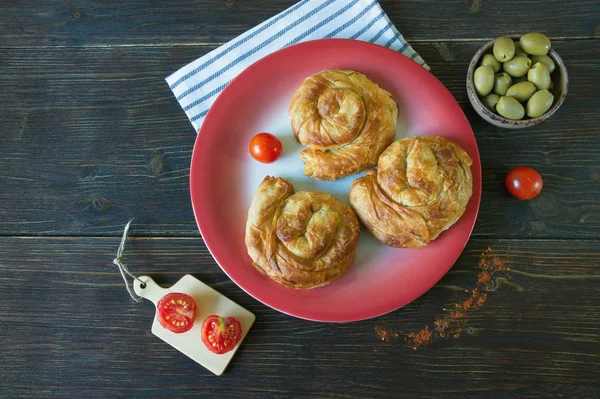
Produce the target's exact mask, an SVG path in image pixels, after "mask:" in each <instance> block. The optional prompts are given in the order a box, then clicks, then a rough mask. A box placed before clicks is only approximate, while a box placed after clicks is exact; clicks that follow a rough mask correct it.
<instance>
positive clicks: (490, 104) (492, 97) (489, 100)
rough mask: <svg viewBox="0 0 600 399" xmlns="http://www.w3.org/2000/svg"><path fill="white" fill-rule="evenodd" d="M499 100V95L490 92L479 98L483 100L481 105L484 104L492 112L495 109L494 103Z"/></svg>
mask: <svg viewBox="0 0 600 399" xmlns="http://www.w3.org/2000/svg"><path fill="white" fill-rule="evenodd" d="M499 100H500V96H499V95H497V94H494V93H490V94H488V95H487V96H485V97H483V98H482V99H481V102H483V105H485V106H486V108H487V109H489V110H490V111H492V112H494V111H495V110H496V104H498V101H499Z"/></svg>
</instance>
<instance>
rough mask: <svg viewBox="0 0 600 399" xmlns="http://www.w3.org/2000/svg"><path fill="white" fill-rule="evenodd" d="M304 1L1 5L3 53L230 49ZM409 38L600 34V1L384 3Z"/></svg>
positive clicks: (88, 0)
mask: <svg viewBox="0 0 600 399" xmlns="http://www.w3.org/2000/svg"><path fill="white" fill-rule="evenodd" d="M296 2H297V0H243V1H242V0H226V1H223V0H221V1H215V0H193V1H170V0H153V1H147V0H133V1H127V2H126V3H123V2H121V1H117V0H110V1H102V2H97V1H93V0H80V1H74V0H69V1H53V0H43V1H36V2H22V1H18V0H9V1H3V2H2V3H1V4H0V15H2V20H1V21H0V47H15V46H52V45H60V46H74V45H76V46H80V45H108V46H112V45H115V44H118V45H128V44H157V43H163V44H171V43H179V44H198V43H223V42H225V41H227V40H230V39H232V38H234V37H236V36H237V35H239V34H241V33H242V32H244V31H246V30H248V29H250V28H252V27H254V26H256V25H257V24H259V23H261V22H262V21H264V20H266V19H268V18H270V17H272V16H274V15H275V14H277V13H279V12H280V11H283V10H285V9H286V8H288V7H290V6H291V5H293V4H295V3H296ZM380 3H381V5H382V7H383V9H384V10H385V11H386V12H387V13H388V15H389V16H390V19H391V20H392V22H394V24H395V25H396V26H397V27H398V29H400V31H401V32H402V33H403V34H404V36H405V37H406V38H408V39H409V40H414V39H418V40H449V39H472V38H493V37H497V36H500V35H503V34H518V33H525V32H526V31H543V32H546V33H547V34H549V35H550V36H553V37H568V36H570V37H596V38H598V37H599V36H600V33H599V32H600V31H599V26H598V10H600V2H599V1H598V0H593V1H563V0H546V1H544V2H543V3H536V2H531V1H513V2H510V3H506V2H505V1H501V0H486V1H481V0H465V1H447V0H434V1H422V0H402V1H398V0H381V1H380Z"/></svg>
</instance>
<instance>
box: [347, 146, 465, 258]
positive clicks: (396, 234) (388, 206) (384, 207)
mask: <svg viewBox="0 0 600 399" xmlns="http://www.w3.org/2000/svg"><path fill="white" fill-rule="evenodd" d="M471 164H472V160H471V158H470V157H469V155H467V153H466V152H465V151H464V150H463V149H462V148H461V147H459V146H458V145H456V144H455V143H453V142H451V141H450V140H448V139H445V138H443V137H419V136H417V137H410V138H406V139H403V140H399V141H396V142H395V143H393V144H392V145H390V146H389V147H388V148H387V149H386V150H385V151H384V152H383V154H381V157H380V158H379V162H378V169H376V170H375V169H372V170H370V171H368V172H367V173H366V174H365V176H363V177H361V178H359V179H357V180H355V181H354V183H352V187H351V189H350V205H351V206H352V208H353V209H354V211H355V212H356V214H357V215H358V217H359V219H360V220H361V222H362V223H363V225H364V226H365V227H366V228H367V230H369V232H371V234H373V236H375V238H377V239H378V240H379V241H381V242H383V243H385V244H387V245H389V246H392V247H407V248H411V247H423V246H425V245H427V243H428V242H430V241H431V240H434V239H436V238H437V237H438V235H439V234H440V233H441V232H442V231H444V230H446V229H448V228H449V227H450V226H452V225H453V224H454V223H456V221H457V220H458V219H459V218H460V217H461V216H462V214H463V213H464V211H465V209H466V207H467V203H468V202H469V198H471V194H472V193H473V181H472V175H471V168H470V166H471Z"/></svg>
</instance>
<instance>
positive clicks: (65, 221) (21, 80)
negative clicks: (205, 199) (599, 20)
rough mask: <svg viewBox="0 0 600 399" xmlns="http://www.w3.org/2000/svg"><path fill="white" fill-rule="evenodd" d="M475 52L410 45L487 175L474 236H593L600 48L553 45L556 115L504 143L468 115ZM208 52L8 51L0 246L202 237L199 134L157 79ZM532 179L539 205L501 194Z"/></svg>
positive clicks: (1, 82)
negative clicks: (50, 239)
mask: <svg viewBox="0 0 600 399" xmlns="http://www.w3.org/2000/svg"><path fill="white" fill-rule="evenodd" d="M481 43H482V42H440V43H423V42H417V43H415V48H416V49H417V50H418V51H420V52H421V53H422V54H423V56H424V57H425V59H426V60H427V61H428V62H429V63H430V65H431V66H432V67H433V70H434V73H435V74H436V75H437V76H438V77H439V78H440V79H441V80H442V82H443V83H444V84H446V86H448V88H449V89H450V90H451V91H452V93H453V94H454V95H455V96H456V98H457V99H458V101H459V102H460V103H461V105H462V106H463V109H464V110H465V112H466V114H467V116H468V118H469V120H470V121H471V123H472V126H473V129H474V131H475V133H476V136H477V140H478V143H479V147H480V152H481V159H482V164H483V182H484V183H483V184H484V185H483V200H482V207H481V211H480V215H479V222H478V224H477V226H476V228H475V232H474V234H475V236H482V235H495V236H497V237H538V238H540V237H555V238H556V237H589V238H592V237H596V238H597V237H599V236H600V229H599V228H598V227H600V201H599V199H600V166H599V165H598V159H600V123H599V120H600V114H599V111H598V109H597V107H595V106H594V104H597V103H599V102H600V97H599V96H600V92H598V90H597V89H596V87H597V84H596V79H597V76H598V75H599V72H600V67H599V65H598V62H597V59H598V54H599V48H600V40H571V41H558V42H556V43H555V47H556V48H557V49H558V50H559V51H560V53H561V54H562V55H563V57H564V59H565V62H566V63H567V66H568V68H569V72H570V76H571V86H570V92H569V95H568V98H567V100H566V102H565V104H564V105H563V107H562V108H561V109H560V110H559V111H558V113H557V114H556V115H555V116H554V117H553V118H552V119H550V120H549V121H547V122H546V123H543V124H541V125H539V126H537V127H534V128H530V129H526V130H520V131H508V130H502V129H498V128H495V127H493V126H491V125H488V124H486V123H485V122H484V121H483V120H482V119H480V118H479V117H478V116H477V115H476V114H475V112H474V111H473V110H472V108H471V106H470V105H469V104H468V101H467V99H466V94H465V88H464V78H465V76H464V74H465V71H466V69H467V63H468V61H469V58H470V57H471V55H472V54H473V53H474V52H475V50H476V49H477V48H478V46H479V45H480V44H481ZM212 48H213V47H210V46H183V47H169V48H166V47H127V48H125V47H121V48H47V49H6V50H3V53H2V57H1V58H0V87H1V88H2V89H1V90H0V115H2V117H1V118H0V131H1V132H2V134H1V135H0V186H1V187H2V189H1V190H0V235H118V234H120V231H121V228H122V225H123V224H124V223H125V222H126V220H128V219H129V218H130V217H133V216H135V217H136V218H137V224H138V228H139V232H140V234H144V235H164V234H169V235H188V236H196V235H197V234H198V233H197V229H196V226H195V222H194V219H193V215H192V210H191V205H190V201H189V196H188V178H189V161H190V157H191V151H192V148H193V142H194V138H195V134H194V131H193V129H192V127H191V125H190V124H189V123H188V121H187V119H186V117H185V114H184V113H183V111H182V110H181V109H180V107H179V105H178V104H177V102H176V101H175V99H174V98H173V96H172V94H171V92H170V91H169V89H168V87H167V85H166V83H165V81H164V80H163V78H164V76H166V75H167V74H168V73H170V72H172V71H173V70H175V69H176V68H177V67H179V66H181V65H184V64H185V63H187V62H189V61H191V60H192V59H194V58H195V57H198V56H200V55H202V54H204V53H206V52H207V51H209V50H210V49H212ZM521 164H524V165H529V166H532V167H535V168H536V169H538V170H539V171H540V172H541V174H542V175H543V177H544V179H545V188H544V191H543V193H542V194H541V196H540V197H539V198H537V199H535V200H533V201H523V202H519V201H516V200H514V199H512V198H510V197H509V196H508V195H507V194H506V192H505V190H504V188H503V179H504V177H505V175H506V173H507V172H508V171H509V170H510V169H511V168H513V167H515V166H517V165H521Z"/></svg>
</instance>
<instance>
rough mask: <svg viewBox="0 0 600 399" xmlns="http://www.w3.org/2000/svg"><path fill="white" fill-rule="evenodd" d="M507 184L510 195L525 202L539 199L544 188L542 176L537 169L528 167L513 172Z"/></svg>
mask: <svg viewBox="0 0 600 399" xmlns="http://www.w3.org/2000/svg"><path fill="white" fill-rule="evenodd" d="M505 183H506V189H507V190H508V192H509V193H511V194H512V195H514V196H515V197H517V198H518V199H524V200H528V199H532V198H535V197H537V196H538V194H539V193H540V191H542V187H543V186H544V182H543V181H542V176H540V174H539V173H538V172H537V171H536V170H535V169H531V168H528V167H526V166H519V167H518V168H514V169H513V170H511V171H510V173H509V174H508V175H507V176H506V182H505Z"/></svg>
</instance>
